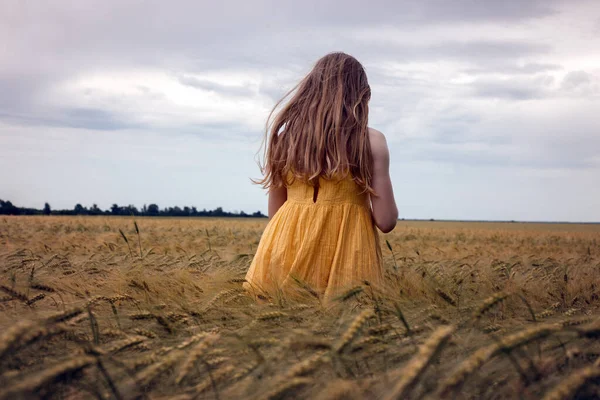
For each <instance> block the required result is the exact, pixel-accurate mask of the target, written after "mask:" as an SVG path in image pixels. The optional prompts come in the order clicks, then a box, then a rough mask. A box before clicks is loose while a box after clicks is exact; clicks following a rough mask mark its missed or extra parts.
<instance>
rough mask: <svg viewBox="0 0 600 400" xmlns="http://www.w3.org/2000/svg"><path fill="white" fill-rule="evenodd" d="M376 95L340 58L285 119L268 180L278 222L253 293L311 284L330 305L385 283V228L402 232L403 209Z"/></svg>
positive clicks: (278, 127) (264, 243) (262, 249)
mask: <svg viewBox="0 0 600 400" xmlns="http://www.w3.org/2000/svg"><path fill="white" fill-rule="evenodd" d="M369 99H370V87H369V86H368V83H367V80H366V75H365V74H364V70H363V69H362V66H361V65H360V63H358V61H356V60H355V59H354V58H352V57H351V56H348V55H346V54H343V53H333V54H330V55H328V56H325V57H323V58H322V59H321V60H319V62H318V63H317V65H316V66H315V68H314V69H313V71H312V72H311V73H310V74H309V75H308V76H307V77H306V78H305V79H304V80H303V81H302V82H301V83H300V85H299V86H298V88H297V92H296V94H295V95H294V97H293V98H292V99H291V100H290V102H289V103H288V104H287V106H286V107H285V108H284V109H283V110H282V111H281V112H280V113H279V114H278V115H277V117H276V119H275V121H274V123H273V125H272V127H271V130H270V137H269V143H268V145H267V147H266V165H265V167H264V169H263V172H265V178H264V179H263V180H261V181H259V182H260V183H262V184H263V185H264V186H265V187H267V188H268V189H269V216H270V217H271V221H270V222H269V224H268V225H267V227H266V229H265V231H264V233H263V236H262V238H261V241H260V244H259V246H258V249H257V251H256V255H255V257H254V259H253V261H252V264H251V266H250V269H249V271H248V273H247V275H246V281H247V283H246V284H245V287H246V288H247V289H248V290H250V291H253V292H262V293H266V294H275V293H279V292H281V291H283V292H286V293H290V292H294V291H296V290H300V291H305V290H306V289H307V287H310V288H311V289H309V291H311V292H313V293H314V292H315V291H316V292H319V293H320V294H321V295H323V296H325V298H326V299H327V298H331V297H332V296H334V295H335V294H337V293H339V292H340V291H342V290H344V289H346V288H349V287H351V286H354V285H356V284H362V283H364V282H365V281H368V282H369V283H370V284H371V285H373V286H376V287H377V286H381V285H382V284H383V268H382V262H381V250H380V247H379V240H378V236H377V232H376V230H375V224H377V226H379V227H381V229H383V230H384V231H389V230H391V229H393V226H394V225H395V220H396V219H397V209H396V206H395V202H394V199H393V192H392V189H391V182H390V179H389V173H388V169H389V168H388V166H389V156H388V152H387V145H386V144H385V138H384V137H383V135H382V134H381V133H380V132H377V131H375V130H371V129H368V128H367V117H368V101H369ZM378 192H381V194H383V196H380V195H379V193H378ZM375 205H378V207H377V209H375V208H374V207H375Z"/></svg>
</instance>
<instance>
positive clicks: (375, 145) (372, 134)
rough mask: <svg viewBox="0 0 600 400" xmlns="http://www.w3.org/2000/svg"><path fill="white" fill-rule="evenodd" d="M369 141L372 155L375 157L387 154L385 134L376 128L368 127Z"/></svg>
mask: <svg viewBox="0 0 600 400" xmlns="http://www.w3.org/2000/svg"><path fill="white" fill-rule="evenodd" d="M369 142H370V143H371V152H372V153H373V156H375V157H377V156H385V155H386V154H389V150H388V146H387V140H386V139H385V135H384V134H383V133H381V132H380V131H378V130H377V129H373V128H369Z"/></svg>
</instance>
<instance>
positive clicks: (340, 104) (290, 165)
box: [255, 53, 373, 193]
mask: <svg viewBox="0 0 600 400" xmlns="http://www.w3.org/2000/svg"><path fill="white" fill-rule="evenodd" d="M292 94H293V95H292ZM290 95H292V96H291V98H290V100H289V101H288V102H287V103H286V104H285V105H284V106H283V108H282V109H281V111H279V112H278V113H276V114H275V111H276V109H277V108H279V107H280V106H281V105H282V104H283V103H284V101H285V99H286V98H288V97H289V96H290ZM370 99H371V87H370V86H369V82H368V81H367V75H366V73H365V70H364V68H363V66H362V65H361V64H360V63H359V62H358V60H356V59H355V58H354V57H352V56H350V55H348V54H345V53H331V54H328V55H326V56H325V57H323V58H321V59H320V60H319V61H317V63H316V64H315V66H314V68H313V69H312V71H311V72H310V73H309V74H308V75H307V76H306V77H304V79H302V80H301V81H300V83H299V84H298V85H297V86H296V87H295V88H294V89H292V90H291V91H290V92H288V93H287V94H286V95H285V96H284V97H283V98H282V99H281V100H279V102H278V103H277V104H276V105H275V107H274V108H273V110H272V111H271V113H270V115H269V118H268V119H267V127H266V132H265V139H264V141H263V146H264V165H263V164H261V163H260V162H259V165H260V167H261V171H262V173H263V178H262V179H259V180H256V181H255V182H256V183H259V184H261V185H263V187H264V188H266V189H276V188H279V187H282V186H286V185H289V184H291V182H289V180H288V177H290V176H291V177H293V178H292V179H301V180H302V181H305V182H308V183H310V184H312V185H314V186H318V182H319V177H324V178H326V179H333V178H334V177H337V176H347V175H348V174H349V175H350V176H351V177H352V179H353V180H354V181H355V182H356V183H357V185H358V186H359V187H360V188H361V189H362V190H363V191H366V192H370V193H373V189H372V187H371V181H372V164H373V156H372V154H371V146H370V143H369V136H368V128H367V123H368V118H369V100H370ZM274 115H275V116H274ZM273 116H274V118H273Z"/></svg>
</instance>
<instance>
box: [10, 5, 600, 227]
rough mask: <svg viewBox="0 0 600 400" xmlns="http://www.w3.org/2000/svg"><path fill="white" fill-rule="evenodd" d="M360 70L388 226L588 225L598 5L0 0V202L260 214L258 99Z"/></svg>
mask: <svg viewBox="0 0 600 400" xmlns="http://www.w3.org/2000/svg"><path fill="white" fill-rule="evenodd" d="M330 51H345V52H347V53H350V54H352V55H354V56H355V57H357V58H358V59H359V60H360V61H361V62H362V63H363V65H364V66H365V68H366V70H367V74H368V76H369V80H370V83H371V86H372V92H373V96H372V100H371V115H370V125H371V126H372V127H374V128H376V129H379V130H381V131H382V132H383V133H384V134H385V135H386V137H387V139H388V144H389V146H390V152H391V157H392V161H391V175H392V181H393V184H394V190H395V193H396V199H397V202H398V206H399V209H400V216H401V217H404V218H436V219H499V220H511V219H515V220H567V221H600V122H599V121H600V2H598V1H596V0H589V1H586V0H568V1H567V0H565V1H551V0H550V1H549V0H544V1H536V0H503V1H495V0H490V1H484V0H454V1H450V0H421V1H408V0H405V1H371V2H365V1H356V0H345V1H323V0H322V1H313V0H310V1H303V2H292V1H281V0H280V1H268V0H253V1H241V0H238V1H227V0H226V1H196V0H189V1H168V2H167V1H158V0H157V1H151V0H99V1H93V0H83V1H77V2H72V1H66V0H65V1H60V0H49V1H44V2H37V1H23V0H1V1H0V198H2V199H5V200H11V201H12V202H13V203H15V204H17V205H21V206H31V207H38V208H41V207H42V206H43V204H44V202H46V201H47V202H49V203H50V204H51V206H52V207H53V208H72V207H73V206H74V205H75V204H76V203H82V204H84V205H85V206H90V205H91V204H92V203H97V204H98V206H99V207H101V208H103V209H104V208H108V207H110V205H111V204H112V203H117V204H120V205H127V204H134V205H136V206H138V207H140V206H142V205H143V204H145V203H146V204H148V203H157V204H159V206H161V207H165V206H174V205H180V206H183V205H189V206H192V205H193V206H196V207H198V208H199V209H202V208H207V209H212V208H214V207H217V206H222V207H223V208H224V209H226V210H231V211H233V210H244V211H246V212H253V211H256V210H261V211H263V212H266V209H267V207H266V200H267V198H266V196H265V194H264V192H263V191H262V190H261V189H260V188H259V187H257V186H256V185H253V184H252V183H251V182H250V178H256V177H258V176H259V174H260V171H259V169H258V167H257V165H256V162H255V156H256V151H257V150H258V149H259V146H260V142H261V139H262V135H263V129H264V123H265V119H266V117H267V114H268V112H269V110H270V108H271V107H272V106H273V104H274V103H275V101H276V100H277V99H278V98H279V97H280V96H281V95H282V94H284V93H285V92H286V91H287V90H288V89H290V88H291V87H293V86H294V84H295V83H296V82H297V81H298V80H299V79H300V78H301V77H302V76H303V75H304V74H305V73H307V72H308V71H309V70H310V68H311V66H312V65H313V63H314V62H315V61H316V60H317V59H318V58H319V57H320V56H322V55H324V54H326V53H328V52H330Z"/></svg>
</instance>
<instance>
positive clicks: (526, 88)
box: [470, 75, 554, 100]
mask: <svg viewBox="0 0 600 400" xmlns="http://www.w3.org/2000/svg"><path fill="white" fill-rule="evenodd" d="M553 80H554V79H553V78H552V76H549V75H545V76H541V77H537V78H533V79H516V78H515V79H509V80H506V79H503V80H499V79H479V80H477V81H475V82H474V83H473V84H471V85H470V86H471V87H472V89H473V93H474V94H475V95H476V96H482V97H492V98H503V99H512V100H530V99H539V98H543V97H546V96H549V95H551V90H550V89H549V86H550V85H551V84H552V82H553Z"/></svg>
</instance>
